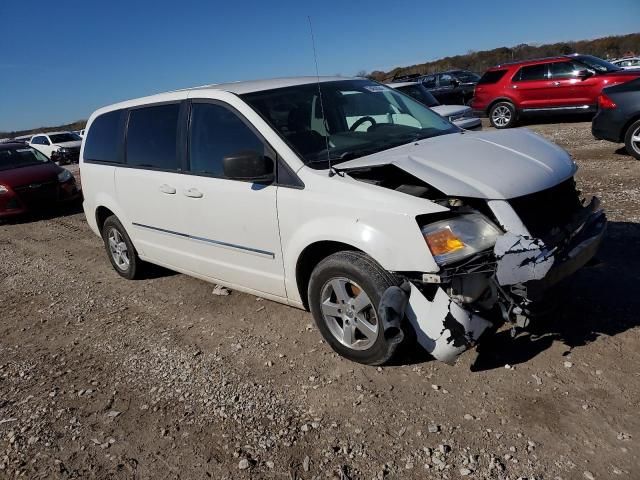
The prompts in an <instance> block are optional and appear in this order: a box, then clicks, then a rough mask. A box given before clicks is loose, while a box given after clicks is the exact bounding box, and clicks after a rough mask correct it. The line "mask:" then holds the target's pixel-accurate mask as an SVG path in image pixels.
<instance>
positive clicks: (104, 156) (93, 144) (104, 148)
mask: <svg viewBox="0 0 640 480" xmlns="http://www.w3.org/2000/svg"><path fill="white" fill-rule="evenodd" d="M122 115H123V111H122V110H115V111H113V112H108V113H104V114H102V115H100V116H99V117H97V118H96V119H95V120H94V121H93V123H92V124H91V128H90V129H89V134H88V135H87V139H86V140H85V142H84V159H85V160H95V161H97V162H119V161H120V159H119V155H118V143H119V138H118V133H119V125H120V117H121V116H122Z"/></svg>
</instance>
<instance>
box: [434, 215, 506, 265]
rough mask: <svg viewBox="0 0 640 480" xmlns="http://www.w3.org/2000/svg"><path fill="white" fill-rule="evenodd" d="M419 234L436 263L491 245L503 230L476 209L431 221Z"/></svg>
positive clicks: (459, 257) (454, 258) (478, 250)
mask: <svg viewBox="0 0 640 480" xmlns="http://www.w3.org/2000/svg"><path fill="white" fill-rule="evenodd" d="M421 231H422V235H423V236H424V239H425V241H426V242H427V245H428V247H429V250H431V254H432V255H433V258H434V260H435V261H436V263H437V264H438V265H441V266H442V265H446V264H448V263H452V262H456V261H458V260H461V259H463V258H465V257H468V256H469V255H473V254H474V253H478V252H481V251H482V250H486V249H487V248H490V247H492V246H493V245H494V244H495V243H496V239H497V238H498V237H499V236H500V235H502V232H501V231H500V229H499V228H498V227H496V226H495V225H494V224H493V223H491V221H490V220H489V219H488V218H487V217H485V216H484V215H481V214H479V213H472V214H469V215H461V216H459V217H454V218H451V219H448V220H441V221H439V222H434V223H430V224H428V225H425V226H424V227H422V228H421Z"/></svg>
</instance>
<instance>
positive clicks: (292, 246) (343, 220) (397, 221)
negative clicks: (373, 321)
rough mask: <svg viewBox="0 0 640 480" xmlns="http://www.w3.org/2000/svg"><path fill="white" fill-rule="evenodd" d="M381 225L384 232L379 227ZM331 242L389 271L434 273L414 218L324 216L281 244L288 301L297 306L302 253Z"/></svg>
mask: <svg viewBox="0 0 640 480" xmlns="http://www.w3.org/2000/svg"><path fill="white" fill-rule="evenodd" d="M379 225H384V230H383V229H382V228H381V227H380V226H379ZM324 241H333V242H340V243H344V244H347V245H350V246H351V247H353V248H356V249H358V250H361V251H363V252H364V253H366V254H367V255H369V256H370V257H371V258H373V259H374V260H376V261H377V262H378V263H379V264H380V265H381V266H382V267H383V268H384V269H386V270H389V271H420V272H437V271H438V269H439V268H438V266H437V264H436V263H435V261H434V260H433V257H432V256H431V254H430V253H429V250H428V247H427V245H426V244H425V242H424V239H423V237H422V235H421V234H420V229H419V227H418V224H417V222H416V220H415V218H414V217H412V216H409V215H396V216H388V217H387V218H385V219H384V221H381V219H380V218H377V219H375V220H374V219H372V218H366V217H360V218H353V217H352V218H349V217H337V216H327V217H320V218H311V219H309V220H307V221H306V222H304V223H303V224H301V225H298V226H297V228H296V229H295V230H294V231H292V232H291V234H290V235H289V236H288V238H287V239H286V242H285V241H284V237H283V257H284V265H285V281H286V283H287V293H288V296H289V299H290V300H292V301H294V302H300V301H301V298H300V292H298V288H297V283H296V266H297V262H298V259H299V258H300V255H301V254H302V252H303V251H304V250H305V249H306V248H307V247H308V246H310V245H313V244H314V243H317V242H324Z"/></svg>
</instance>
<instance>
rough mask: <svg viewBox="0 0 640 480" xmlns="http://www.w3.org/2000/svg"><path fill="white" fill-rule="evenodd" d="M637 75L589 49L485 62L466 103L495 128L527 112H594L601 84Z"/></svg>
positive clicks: (624, 80)
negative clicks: (490, 64)
mask: <svg viewBox="0 0 640 480" xmlns="http://www.w3.org/2000/svg"><path fill="white" fill-rule="evenodd" d="M638 77H640V70H639V71H633V70H623V69H622V68H620V67H617V66H615V65H613V64H612V63H609V62H606V61H604V60H602V59H600V58H597V57H593V56H591V55H577V54H576V55H566V56H561V57H552V58H542V59H537V60H527V61H523V62H515V63H505V64H502V65H498V66H495V67H492V68H490V69H489V70H487V71H486V72H485V74H484V75H483V76H482V78H481V79H480V81H479V82H478V85H477V86H476V90H475V93H474V97H473V100H472V103H471V106H472V108H473V109H474V111H475V112H476V113H479V114H483V115H488V116H489V120H490V121H491V125H493V126H494V127H495V128H509V127H513V126H514V125H515V123H516V122H517V120H518V118H521V117H523V116H525V115H530V114H549V113H580V112H595V111H596V110H597V105H598V95H600V92H602V89H603V88H604V87H609V86H611V85H615V84H617V83H624V82H628V81H630V80H633V79H635V78H638Z"/></svg>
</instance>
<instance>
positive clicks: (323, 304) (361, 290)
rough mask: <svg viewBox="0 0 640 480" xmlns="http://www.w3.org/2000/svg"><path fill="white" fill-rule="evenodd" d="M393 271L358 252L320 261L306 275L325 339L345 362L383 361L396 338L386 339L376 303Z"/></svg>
mask: <svg viewBox="0 0 640 480" xmlns="http://www.w3.org/2000/svg"><path fill="white" fill-rule="evenodd" d="M393 285H397V281H396V279H395V277H394V276H393V275H391V274H390V273H389V272H387V271H386V270H384V269H383V268H382V267H381V266H380V265H379V264H378V263H376V262H375V261H374V260H373V259H372V258H371V257H369V256H367V255H366V254H364V253H362V252H351V251H346V252H338V253H335V254H333V255H330V256H328V257H327V258H325V259H324V260H322V261H321V262H320V263H319V264H318V265H317V266H316V268H315V269H314V270H313V272H312V274H311V278H310V279H309V289H308V298H309V309H310V310H311V313H312V314H313V318H314V320H315V322H316V325H317V326H318V329H319V330H320V333H321V334H322V336H323V337H324V339H325V340H326V341H327V343H328V344H329V345H330V346H331V348H333V349H334V350H335V351H336V352H337V353H339V354H340V355H342V356H343V357H345V358H348V359H349V360H353V361H356V362H359V363H364V364H368V365H380V364H382V363H385V362H387V361H388V360H389V359H390V358H391V357H392V356H393V354H394V353H395V351H396V349H397V347H398V342H397V341H394V339H393V338H386V336H385V332H384V325H383V324H382V322H381V320H380V315H379V312H378V307H379V305H380V299H381V298H382V295H383V294H384V292H385V291H386V289H387V288H389V287H391V286H393Z"/></svg>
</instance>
